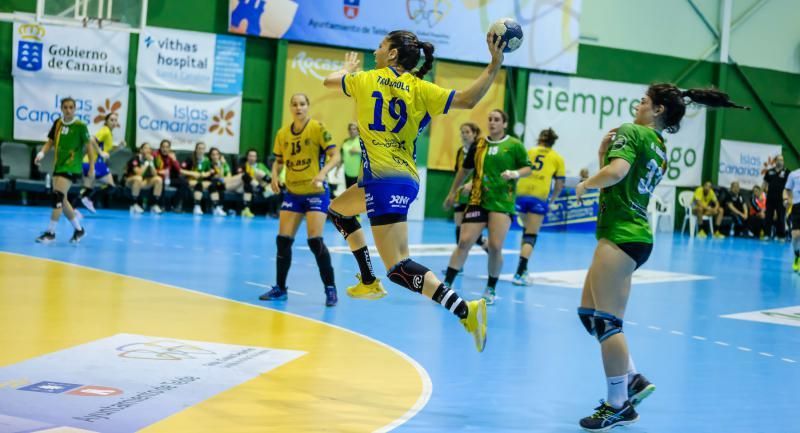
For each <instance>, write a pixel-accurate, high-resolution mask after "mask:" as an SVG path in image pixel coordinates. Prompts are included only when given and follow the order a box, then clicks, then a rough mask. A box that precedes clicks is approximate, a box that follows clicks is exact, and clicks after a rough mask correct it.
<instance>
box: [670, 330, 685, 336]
mask: <svg viewBox="0 0 800 433" xmlns="http://www.w3.org/2000/svg"><path fill="white" fill-rule="evenodd" d="M669 333H670V334H675V335H683V332H681V331H676V330H674V329H673V330H672V331H669Z"/></svg>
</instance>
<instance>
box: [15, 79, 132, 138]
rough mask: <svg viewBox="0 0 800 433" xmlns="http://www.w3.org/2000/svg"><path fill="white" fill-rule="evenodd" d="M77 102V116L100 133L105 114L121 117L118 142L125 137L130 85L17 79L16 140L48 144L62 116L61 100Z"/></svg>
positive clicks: (92, 130) (92, 129) (117, 135)
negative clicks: (51, 130)
mask: <svg viewBox="0 0 800 433" xmlns="http://www.w3.org/2000/svg"><path fill="white" fill-rule="evenodd" d="M67 97H70V98H73V99H74V100H75V116H76V117H77V118H78V119H80V120H82V121H83V122H84V123H86V124H87V125H88V126H89V132H91V133H95V132H97V131H98V130H99V129H100V128H101V127H102V126H103V123H104V122H105V118H106V115H108V114H110V113H117V114H118V115H119V123H120V127H119V129H115V130H114V137H115V140H114V141H115V142H117V141H119V140H121V139H122V138H123V137H125V131H126V125H125V123H126V120H127V119H128V86H105V85H100V84H85V83H77V82H70V81H57V80H42V79H38V78H27V77H14V107H13V113H12V114H13V116H14V139H15V140H32V141H45V140H47V133H48V132H49V131H50V127H51V126H52V125H53V122H55V121H56V119H59V118H60V117H61V101H62V100H63V99H64V98H67Z"/></svg>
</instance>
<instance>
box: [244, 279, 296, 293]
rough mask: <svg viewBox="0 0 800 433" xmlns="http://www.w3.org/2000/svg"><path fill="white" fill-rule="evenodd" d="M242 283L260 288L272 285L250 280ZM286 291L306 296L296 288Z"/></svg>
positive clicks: (269, 287)
mask: <svg viewBox="0 0 800 433" xmlns="http://www.w3.org/2000/svg"><path fill="white" fill-rule="evenodd" d="M244 283H245V284H249V285H251V286H256V287H261V288H262V289H271V288H272V286H268V285H266V284H261V283H254V282H252V281H245V282H244ZM286 292H288V293H291V294H293V295H299V296H308V294H306V293H303V292H298V291H297V290H287V291H286Z"/></svg>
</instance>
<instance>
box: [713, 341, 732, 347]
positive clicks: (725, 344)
mask: <svg viewBox="0 0 800 433" xmlns="http://www.w3.org/2000/svg"><path fill="white" fill-rule="evenodd" d="M714 344H719V345H720V346H730V344H728V343H726V342H724V341H715V342H714Z"/></svg>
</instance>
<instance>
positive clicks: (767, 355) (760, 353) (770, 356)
mask: <svg viewBox="0 0 800 433" xmlns="http://www.w3.org/2000/svg"><path fill="white" fill-rule="evenodd" d="M758 354H759V355H761V356H766V357H767V358H772V357H773V356H775V355H773V354H771V353H767V352H758Z"/></svg>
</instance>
